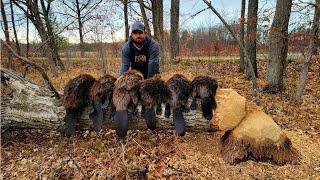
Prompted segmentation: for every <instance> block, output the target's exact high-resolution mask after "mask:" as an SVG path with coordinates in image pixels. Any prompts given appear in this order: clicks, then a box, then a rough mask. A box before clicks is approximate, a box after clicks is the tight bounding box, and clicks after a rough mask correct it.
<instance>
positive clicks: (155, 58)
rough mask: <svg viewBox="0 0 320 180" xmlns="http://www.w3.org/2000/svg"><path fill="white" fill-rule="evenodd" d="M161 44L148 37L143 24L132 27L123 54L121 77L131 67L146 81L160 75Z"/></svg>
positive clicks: (138, 23)
mask: <svg viewBox="0 0 320 180" xmlns="http://www.w3.org/2000/svg"><path fill="white" fill-rule="evenodd" d="M159 55H160V47H159V44H158V43H157V42H156V41H155V40H153V39H152V38H151V37H150V36H148V32H146V30H145V27H144V25H143V24H142V23H141V22H134V23H133V24H132V25H131V35H130V37H129V40H128V42H126V44H125V45H124V46H123V48H122V52H121V67H120V75H121V74H122V73H124V72H126V71H127V70H128V69H129V68H130V67H131V69H135V70H138V71H140V72H141V73H142V74H143V77H144V78H145V79H147V78H150V77H152V76H154V75H155V74H158V73H159Z"/></svg>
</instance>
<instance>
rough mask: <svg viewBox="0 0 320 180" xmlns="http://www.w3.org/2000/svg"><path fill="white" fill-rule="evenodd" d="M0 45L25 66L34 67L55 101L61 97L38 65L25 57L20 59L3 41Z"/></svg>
mask: <svg viewBox="0 0 320 180" xmlns="http://www.w3.org/2000/svg"><path fill="white" fill-rule="evenodd" d="M1 43H3V44H4V45H5V46H6V47H7V48H8V49H9V50H10V51H11V52H12V54H13V55H14V56H15V57H17V58H18V59H20V60H21V61H23V62H24V63H26V64H29V65H31V66H32V67H34V68H35V69H36V70H38V71H39V72H40V74H41V76H42V77H43V79H44V80H45V82H46V83H47V84H48V86H49V89H50V90H51V91H52V92H53V93H54V96H55V97H56V98H57V99H60V98H61V96H60V94H59V93H58V91H57V90H56V89H55V88H54V86H53V85H52V83H51V81H50V79H49V77H48V75H47V74H46V72H45V70H44V69H43V68H42V67H41V66H39V65H38V64H36V63H34V62H32V61H30V60H29V59H27V58H25V57H22V56H19V55H18V54H17V53H16V52H15V51H14V50H13V49H12V48H11V46H10V45H8V44H7V43H6V42H5V41H2V40H1Z"/></svg>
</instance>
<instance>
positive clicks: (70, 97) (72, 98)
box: [63, 74, 95, 137]
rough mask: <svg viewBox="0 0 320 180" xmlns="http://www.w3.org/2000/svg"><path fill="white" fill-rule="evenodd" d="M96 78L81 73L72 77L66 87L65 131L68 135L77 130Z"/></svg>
mask: <svg viewBox="0 0 320 180" xmlns="http://www.w3.org/2000/svg"><path fill="white" fill-rule="evenodd" d="M94 82H95V79H94V78H93V77H92V76H91V75H89V74H81V75H79V76H77V77H75V78H74V79H71V80H70V81H69V82H68V83H67V85H66V86H65V88H64V97H63V106H64V107H65V108H66V116H65V133H66V135H67V136H68V137H70V136H72V135H73V134H74V132H75V126H76V123H77V122H78V120H79V117H80V115H81V112H82V111H83V108H84V107H85V106H87V104H88V102H89V90H90V87H91V86H92V85H93V83H94Z"/></svg>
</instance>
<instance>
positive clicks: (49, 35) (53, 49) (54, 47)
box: [40, 0, 66, 70]
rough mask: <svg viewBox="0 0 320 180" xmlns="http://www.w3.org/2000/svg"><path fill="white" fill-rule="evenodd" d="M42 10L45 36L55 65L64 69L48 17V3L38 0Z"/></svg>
mask: <svg viewBox="0 0 320 180" xmlns="http://www.w3.org/2000/svg"><path fill="white" fill-rule="evenodd" d="M40 2H41V7H42V11H43V13H44V21H45V24H46V30H47V38H48V39H49V47H50V50H51V52H52V55H53V60H54V63H55V65H59V66H60V68H61V69H62V70H66V68H65V66H64V64H63V62H62V60H61V59H60V56H59V53H58V48H57V44H56V40H55V37H54V32H53V27H52V24H51V20H50V18H49V14H50V3H51V2H50V3H48V4H47V7H46V6H45V4H44V0H40Z"/></svg>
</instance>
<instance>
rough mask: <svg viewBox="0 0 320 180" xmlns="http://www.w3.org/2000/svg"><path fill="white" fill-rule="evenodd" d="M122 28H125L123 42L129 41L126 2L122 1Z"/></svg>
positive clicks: (125, 0)
mask: <svg viewBox="0 0 320 180" xmlns="http://www.w3.org/2000/svg"><path fill="white" fill-rule="evenodd" d="M123 13H124V26H125V35H126V38H125V40H126V41H128V39H129V22H128V0H124V1H123Z"/></svg>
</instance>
